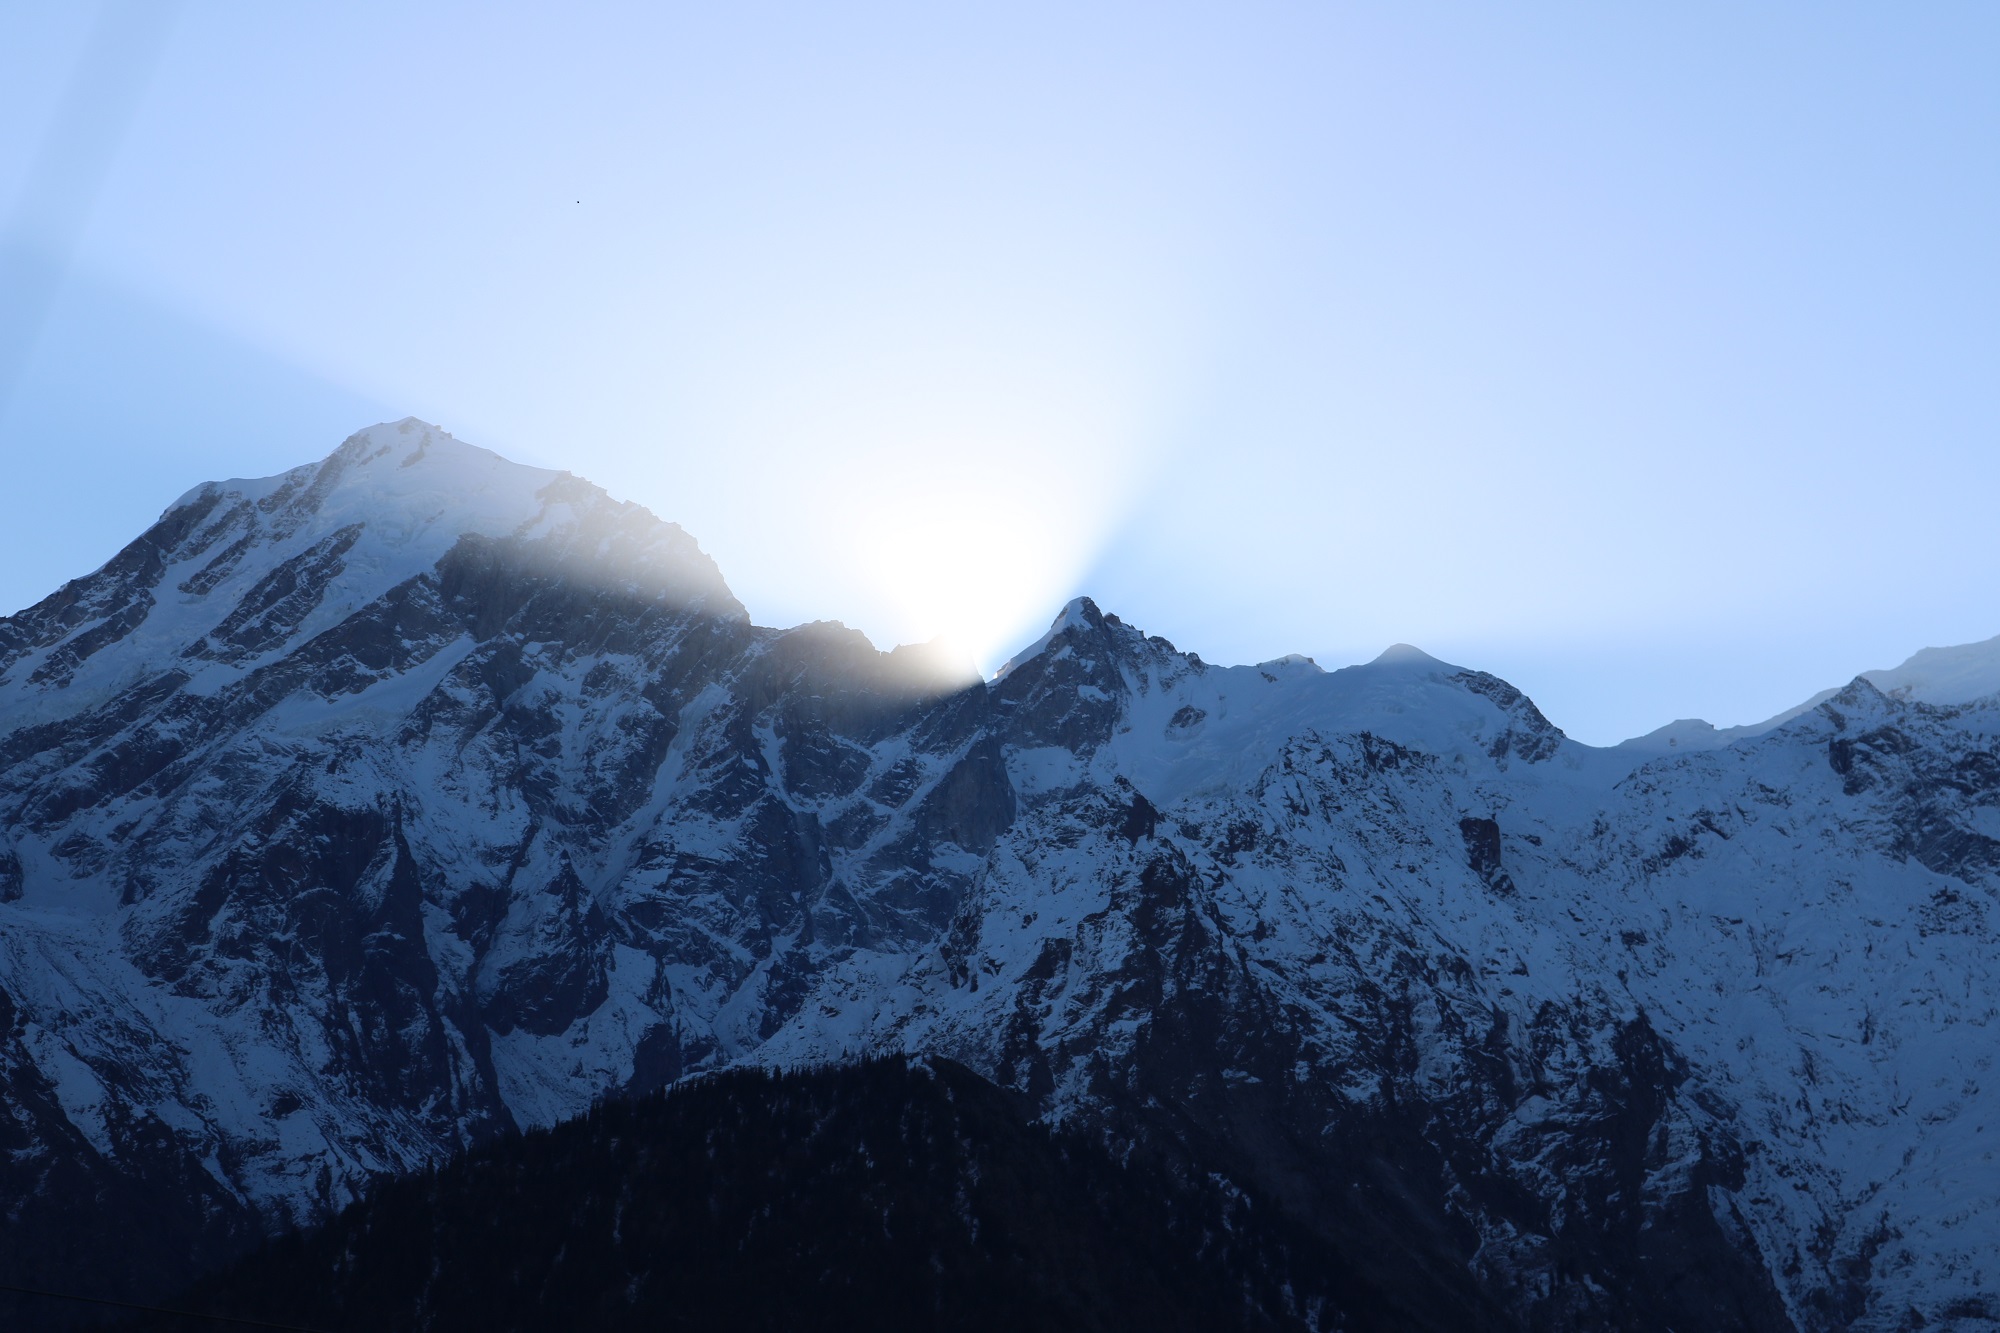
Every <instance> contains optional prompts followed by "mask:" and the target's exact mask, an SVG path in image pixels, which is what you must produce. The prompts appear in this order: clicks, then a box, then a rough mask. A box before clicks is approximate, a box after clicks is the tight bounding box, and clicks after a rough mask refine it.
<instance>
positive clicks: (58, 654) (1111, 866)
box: [0, 420, 2000, 1329]
mask: <svg viewBox="0 0 2000 1333" xmlns="http://www.w3.org/2000/svg"><path fill="white" fill-rule="evenodd" d="M1996 731H2000V700H1996V699H1995V698H1994V697H1992V696H1990V695H1988V696H1982V697H1978V698H1970V699H1966V700H1963V701H1959V702H1955V703H1951V704H1942V703H1936V702H1928V701H1926V700H1924V699H1922V698H1918V697H1897V696H1896V695H1894V694H1890V693H1884V692H1883V691H1882V690H1881V689H1879V688H1877V687H1876V686H1875V685H1873V684H1871V683H1870V682H1869V681H1868V680H1866V679H1858V680H1856V681H1855V682H1854V683H1853V684H1851V685H1849V686H1848V687H1846V688H1845V689H1844V690H1842V691H1840V692H1838V693H1836V694H1834V695H1833V696H1831V697H1829V698H1827V699H1825V700H1823V701H1820V702H1819V703H1817V704H1816V705H1814V706H1813V707H1811V708H1810V709H1808V710H1807V711H1805V712H1803V713H1801V714H1800V715H1798V716H1797V717H1794V718H1792V719H1790V720H1789V721H1786V722H1784V723H1782V724H1781V725H1778V726H1775V727H1773V728H1771V729H1770V730H1768V731H1765V732H1763V733H1761V734H1758V735H1755V736H1749V737H1744V738H1741V739H1738V740H1737V741H1735V742H1734V743H1732V744H1727V745H1724V746H1719V747H1715V748H1711V749H1706V750H1702V751H1699V752H1694V753H1686V752H1681V751H1679V750H1675V751H1674V752H1672V753H1669V754H1665V755H1657V754H1651V753H1647V752H1645V751H1643V750H1639V749H1634V748H1616V749H1609V750H1603V749H1593V748H1591V747H1587V746H1583V745H1579V744H1577V743H1576V742H1574V741H1571V740H1569V739H1568V738H1567V737H1565V736H1564V735H1563V733H1562V732H1561V731H1560V730H1559V729H1558V728H1557V727H1555V726H1554V725H1553V724H1551V723H1550V722H1549V721H1548V720H1547V719H1546V718H1544V717H1543V716H1542V714H1541V713H1540V711H1539V710H1538V709H1537V708H1536V707H1535V705H1534V704H1533V703H1532V702H1531V701H1530V700H1528V699H1527V698H1526V697H1525V696H1523V695H1522V694H1521V693H1520V692H1519V691H1518V690H1516V689H1514V688H1513V687H1512V686H1510V685H1509V684H1507V683H1506V682H1505V681H1502V680H1499V679H1498V678H1496V677H1493V676H1490V675H1487V674H1485V673H1482V672H1479V671H1475V670H1467V669H1463V668H1459V667H1456V666H1452V665H1449V664H1446V663H1442V662H1439V661H1437V660H1435V659H1433V658H1430V657H1428V656H1426V655H1424V654H1423V653H1421V652H1419V651H1417V650H1415V649H1411V648H1407V647H1398V648H1396V649H1392V650H1390V651H1389V652H1388V653H1385V654H1384V655H1383V656H1382V657H1381V658H1380V659H1378V660H1376V661H1375V662H1372V663H1368V664H1366V665H1362V666H1357V667H1350V668H1347V669H1345V670H1340V671H1333V672H1327V671H1322V670H1320V669H1319V668H1318V667H1317V666H1316V665H1314V664H1313V663H1311V662H1310V661H1307V660H1306V659H1303V658H1289V659H1281V660H1279V661H1275V662H1269V663H1265V664H1263V665H1261V666H1254V667H1218V666H1214V665H1211V664H1209V663H1205V662H1203V661H1202V660H1201V659H1200V658H1199V657H1196V656H1194V655H1192V654H1188V653H1183V652H1181V651H1179V650H1177V649H1176V648H1175V647H1174V646H1173V645H1172V644H1169V643H1167V642H1166V641H1165V640H1163V639H1160V638H1157V637H1149V636H1147V635H1145V634H1144V633H1143V632H1141V631H1139V630H1138V629H1135V628H1134V627H1132V626H1130V625H1127V624H1125V623H1124V622H1122V621H1121V620H1120V619H1119V618H1118V617H1117V616H1115V615H1110V614H1106V613H1104V612H1103V611H1102V610H1101V609H1100V608H1098V607H1097V606H1095V605H1094V604H1093V603H1091V602H1090V601H1088V600H1087V599H1079V600H1077V601H1075V602H1072V603H1071V604H1070V605H1069V606H1067V607H1065V608H1064V609H1063V611H1062V613H1061V614H1060V615H1059V616H1058V617H1057V619H1056V620H1055V622H1054V623H1053V624H1052V625H1051V627H1050V629H1049V631H1048V633H1047V634H1045V635H1043V636H1042V637H1041V638H1040V639H1039V640H1037V641H1036V643H1034V644H1033V645H1030V646H1029V647H1028V648H1027V649H1025V650H1024V651H1023V652H1022V653H1020V654H1018V655H1017V656H1016V657H1015V658H1014V659H1013V660H1012V661H1011V662H1009V663H1008V664H1007V666H1006V667H1005V668H1004V669H1003V670H1002V671H1001V672H1000V673H999V674H998V675H997V676H996V677H995V678H994V679H993V680H991V681H981V680H980V679H979V678H978V677H977V675H976V674H974V673H972V672H970V671H969V670H968V669H962V668H954V667H953V666H952V665H951V664H950V663H948V662H945V661H942V660H941V659H940V658H939V656H938V655H937V654H935V653H932V652H928V651H924V650H913V649H898V650H896V651H894V652H890V653H882V652H878V651H877V650H875V649H874V648H873V646H871V645H870V644H869V643H868V642H867V640H866V639H865V638H863V637H862V636H861V635H859V634H857V633H855V632H853V631H850V630H846V629H843V628H842V627H840V626H838V625H833V624H815V625H806V626H801V627H799V628H796V629H792V630H783V631H780V630H772V629H764V628H760V627H756V626H753V625H752V624H751V623H750V622H749V620H748V618H747V616H746V615H745V614H744V612H743V609H742V607H741V605H740V604H739V603H738V602H737V601H736V600H735V598H734V597H733V596H731V594H730V593H729V591H728V589H727V587H726V585H725V584H724V582H723V580H722V578H721V576H720V574H719V573H718V571H717V570H716V569H715V567H714V565H713V563H712V562H711V561H709V560H708V559H707V557H706V556H704V555H703V554H702V553H701V551H700V550H699V548H698V547H697V546H696V544H695V543H694V541H693V540H692V539H691V538H689V537H688V536H687V534H685V533H684V532H682V531H681V530H680V529H679V528H677V527H674V526H673V525H671V524H668V523H664V522H661V521H660V520H658V519H656V518H654V517H653V516H652V515H651V514H649V513H647V512H646V511H645V510H643V509H640V508H638V507H636V506H632V505H627V504H620V503H617V502H615V501H613V500H611V499H610V498H609V497H607V496H606V495H604V493H603V492H601V491H599V490H597V489H596V488H595V487H592V486H590V485H588V484H587V483H585V482H582V481H580V480H578V479H576V478H574V477H571V476H569V475H567V474H561V473H550V472H542V471H537V470H534V469H528V468H522V467H518V466H516V465H513V464H510V463H507V462H505V461H503V460H500V459H498V458H497V457H495V456H494V455H491V454H488V453H485V452H484V451H481V450H477V449H474V448H471V447H469V446H466V445H463V444H461V443H459V442H457V441H454V440H452V439H451V438H450V437H448V436H446V435H445V434H443V433H442V432H440V431H438V430H437V429H436V428H434V427H429V426H426V425H424V424H423V423H421V422H417V421H414V420H406V421H403V422H398V423H395V424H392V425H386V426H378V427H375V428H373V429H372V430H369V431H365V432H363V433H361V434H360V435H357V436H355V437H353V438H352V439H350V440H349V441H347V442H346V443H345V444H344V445H342V446H341V448H340V449H339V450H337V451H336V452H335V453H334V454H333V455H331V456H330V457H329V458H327V459H326V460H324V461H323V462H321V463H319V464H316V465H311V466H308V467H303V468H299V469H295V470H294V471H292V472H289V473H286V474H284V475H283V476H281V477H276V478H269V479H265V480H261V481H255V482H229V483H222V484H212V485H209V486H204V487H201V488H198V489H197V490H195V491H193V492H190V493H189V494H188V495H187V496H185V497H183V498H182V500H181V501H179V502H178V503H177V504H176V505H174V506H173V507H172V508H170V509H169V510H168V511H167V513H166V514H165V515H164V516H163V517H162V518H161V519H160V521H159V522H158V523H157V524H155V525H154V527H153V528H151V529H149V530H148V531H147V532H146V533H145V534H144V535H142V536H141V537H140V538H139V539H138V540H137V541H135V542H134V543H133V544H132V545H131V546H129V547H127V548H126V549H125V551H123V552H121V553H120V554H119V555H118V556H117V557H116V558H114V559H113V560H112V561H111V562H110V563H109V564H107V565H106V566H105V567H104V568H103V569H101V570H99V571H98V572H97V573H95V574H93V575H91V576H89V577H87V578H85V579H81V580H78V581H76V582H74V583H71V584H69V585H66V586H65V587H64V588H63V589H62V590H60V591H59V592H57V593H56V594H55V595H54V596H52V597H51V598H49V599H47V600H46V601H44V602H42V603H41V604H39V605H38V606H36V607H34V608H31V609H30V610H28V611H26V612H23V613H21V614H20V615H18V616H15V617H13V618H11V619H9V620H6V621H4V622H0V812H4V828H5V835H4V836H5V840H6V841H5V845H4V846H0V899H4V900H5V901H4V902H0V1080H4V1082H0V1098H3V1099H4V1101H0V1105H4V1106H5V1108H6V1110H7V1112H8V1114H7V1117H6V1118H5V1119H4V1120H0V1135H5V1136H6V1145H5V1146H6V1147H7V1149H8V1155H7V1157H6V1159H5V1161H4V1164H0V1173H4V1174H0V1197H6V1198H8V1199H9V1200H12V1201H14V1205H13V1206H12V1208H11V1209H10V1212H9V1214H8V1217H7V1222H6V1226H7V1228H8V1230H9V1235H10V1237H13V1238H16V1239H13V1240H10V1242H9V1244H8V1246H7V1247H5V1248H3V1249H0V1254H4V1256H5V1257H4V1258H0V1266H4V1270H3V1271H0V1281H11V1282H17V1283H20V1284H22V1285H42V1286H50V1285H57V1284H58V1283H59V1282H60V1283H64V1284H68V1285H69V1286H71V1287H72V1288H74V1287H75V1286H77V1285H78V1284H90V1285H91V1287H92V1289H94V1290H105V1291H110V1290H117V1291H125V1292H159V1291H162V1290H166V1289H168V1287H169V1286H170V1285H171V1283H170V1279H171V1278H173V1277H175V1276H177V1275H184V1274H185V1273H186V1272H188V1271H190V1269H192V1268H204V1267H213V1266H215V1265H217V1264H220V1263H222V1262H224V1261H226V1260H227V1259H228V1258H229V1257H230V1256H231V1255H233V1254H236V1253H238V1252H240V1251H242V1250H244V1249H245V1248H247V1247H249V1246H250V1245H252V1244H253V1243H254V1242H255V1241H256V1239H257V1238H258V1237H260V1236H262V1235H265V1234H268V1233H270V1232H272V1231H275V1230H281V1229H284V1228H287V1227H292V1226H296V1225H299V1224H303V1223H310V1222H315V1221H319V1220H321V1219H324V1218H326V1217H328V1216H330V1215H332V1214H334V1213H335V1212H337V1211H338V1210H339V1209H341V1208H342V1207H344V1206H346V1205H347V1204H348V1203H350V1202H351V1201H352V1200H354V1199H355V1198H356V1197H358V1195H359V1194H360V1193H361V1192H362V1191H363V1190H364V1188H365V1187H366V1186H367V1185H368V1184H369V1183H370V1182H371V1181H373V1180H376V1179H378V1178H380V1177H383V1176H388V1175H395V1174H404V1173H410V1172H414V1171H418V1170H421V1169H424V1168H426V1167H428V1166H429V1165H430V1164H432V1163H435V1162H437V1161H440V1160H442V1159H444V1158H445V1157H447V1156H448V1155H449V1154H451V1153H452V1152H454V1151H456V1150H459V1149H462V1148H465V1147H467V1146H469V1145H478V1144H483V1143H488V1142H492V1141H494V1140H496V1139H499V1138H501V1137H504V1136H506V1135H508V1134H511V1133H512V1132H514V1131H515V1130H517V1129H523V1128H530V1127H546V1126H550V1125H554V1124H557V1123H559V1122H562V1121H565V1120H568V1119H571V1118H573V1117H576V1116H579V1115H582V1114H584V1113H586V1112H587V1111H589V1109H590V1108H591V1107H592V1106H593V1105H594V1104H596V1103H597V1102H598V1101H599V1100H600V1099H602V1098H605V1097H607V1096H634V1095H641V1094H645V1093H648V1092H650V1091H652V1090H655V1089H659V1088H662V1087H665V1086H668V1085H671V1084H674V1083H675V1082H676V1081H678V1080H682V1079H685V1078H687V1077H688V1076H690V1075H693V1074H698V1073H703V1072H706V1071H715V1070H721V1069H727V1068H734V1067H743V1066H754V1065H763V1066H771V1067H783V1068H790V1067H796V1066H819V1065H826V1064H838V1063H843V1062H852V1061H855V1060H859V1059H863V1058H866V1057H870V1056H875V1055H882V1054H886V1053H896V1052H909V1053H913V1054H922V1055H926V1056H935V1057H938V1058H942V1059H948V1060H952V1061H956V1062H959V1063H960V1064H962V1065H963V1066H965V1067H966V1068H968V1069H970V1070H972V1071H974V1072H975V1073H976V1074H977V1075H979V1076H980V1077H982V1078H985V1079H988V1080H990V1081H992V1082H993V1083H994V1084H996V1085H998V1086H999V1087H1000V1088H1002V1089H1007V1090H1010V1091H1012V1092H1014V1093H1017V1094H1019V1096H1020V1097H1021V1098H1023V1099H1025V1105H1026V1107H1027V1113H1028V1114H1031V1115H1033V1116H1035V1117H1036V1118H1038V1119H1040V1120H1041V1121H1043V1122H1045V1123H1047V1124H1049V1125H1051V1126H1054V1127H1057V1128H1058V1129H1060V1130H1061V1132H1063V1133H1065V1134H1073V1135H1078V1136H1082V1137H1083V1138H1086V1139H1091V1140H1094V1141H1096V1142H1098V1143H1100V1144H1102V1145H1104V1147H1105V1148H1106V1150H1107V1151H1110V1152H1112V1153H1113V1154H1114V1155H1118V1156H1127V1155H1130V1154H1132V1153H1140V1154H1143V1155H1145V1156H1146V1157H1147V1158H1148V1160H1153V1161H1156V1162H1158V1163H1160V1164H1161V1166H1160V1169H1161V1170H1163V1171H1166V1172H1168V1173H1169V1174H1171V1175H1175V1176H1176V1177H1177V1178H1183V1179H1195V1178H1198V1177H1203V1178H1205V1177H1208V1176H1214V1177H1216V1178H1219V1179H1222V1180H1225V1181H1228V1182H1231V1183H1232V1185H1233V1186H1234V1187H1236V1188H1239V1189H1242V1190H1245V1191H1249V1192H1251V1193H1253V1194H1254V1195H1256V1196H1257V1197H1259V1198H1263V1199H1267V1200H1269V1201H1270V1202H1271V1204H1272V1206H1274V1207H1276V1208H1278V1209H1280V1210H1281V1211H1282V1212H1283V1213H1284V1215H1285V1216H1286V1218H1287V1219H1288V1220H1289V1221H1290V1222H1291V1223H1293V1224H1296V1225H1297V1226H1299V1227H1301V1228H1303V1229H1304V1231H1305V1232H1306V1233H1308V1234H1309V1235H1310V1236H1311V1237H1312V1238H1313V1243H1314V1244H1317V1245H1322V1246H1325V1247H1327V1248H1328V1250H1329V1252H1331V1253H1333V1254H1336V1255H1338V1256H1340V1258H1341V1262H1342V1263H1344V1264H1347V1265H1349V1266H1351V1267H1352V1268H1353V1269H1354V1270H1355V1271H1365V1272H1367V1273H1368V1274H1370V1275H1371V1280H1372V1281H1373V1282H1374V1283H1376V1284H1377V1285H1378V1287H1379V1289H1380V1291H1381V1292H1382V1293H1384V1298H1385V1299H1387V1300H1390V1301H1393V1302H1395V1303H1396V1304H1397V1305H1398V1306H1399V1307H1400V1308H1402V1309H1405V1310H1407V1311H1409V1312H1410V1315H1409V1323H1408V1325H1407V1326H1410V1327H1433V1328H1474V1327H1488V1328H1534V1329H1568V1328H1599V1327H1621V1328H1633V1329H1642V1328H1646V1329H1650V1328H1661V1329H1664V1328H1683V1329H1685V1328H1694V1327H1700V1328H1755V1329H1764V1328H1785V1327H1794V1328H1800V1329H1830V1328H1846V1327H1881V1328H1900V1327H1920V1326H1921V1327H1947V1328H1948V1327H1967V1328H1971V1327H1984V1326H1987V1325H1988V1322H1990V1321H1992V1320H1995V1319H2000V1294H1996V1291H2000V1270H1995V1268H1994V1266H1993V1263H1992V1258H1991V1256H1992V1255H1993V1253H1994V1252H1995V1251H1996V1249H2000V1246H1996V1240H2000V1165H1997V1164H1996V1161H1995V1157H1994V1152H1993V1149H1991V1148H1989V1147H1988V1142H1989V1139H1988V1136H1986V1135H1985V1133H1984V1131H1985V1129H1986V1128H1987V1127H1989V1126H1994V1125H1996V1123H2000V1122H1996V1116H1995V1112H1996V1109H2000V1103H1996V1097H1997V1096H2000V1091H1996V1090H1995V1088H1996V1084H1995V1080H1994V1079H1993V1077H1992V1073H1991V1063H1992V1054H1991V1052H1992V1051H1993V1050H1994V1044H1993V1026H1994V1019H1995V1017H1996V1015H2000V1001H1996V999H1995V996H1996V986H1995V981H1996V977H1995V969H1996V966H2000V961H1996V952H1995V949H1994V936H1993V931H1992V921H1993V915H1994V914H1993V902H1994V897H1995V893H1996V886H1997V885H2000V879H1996V867H2000V759H1996V745H1995V736H1996ZM1996 1133H2000V1128H1996ZM1996 1142H2000V1141H1996ZM79 1198H89V1199H91V1200H93V1203H92V1205H91V1206H90V1207H88V1208H79V1207H78V1206H77V1204H76V1200H78V1199H79ZM112 1215H116V1216H119V1217H121V1218H125V1219H128V1227H127V1229H128V1230H129V1231H130V1232H131V1233H132V1235H133V1236H134V1239H133V1240H132V1241H131V1242H129V1243H126V1244H121V1245H119V1246H118V1247H117V1248H115V1249H114V1248H111V1247H109V1246H107V1244H106V1242H105V1240H104V1239H103V1237H104V1235H105V1231H104V1222H103V1219H104V1218H105V1217H107V1216H112ZM36 1247H40V1248H36ZM24 1275H25V1276H24ZM30 1279H33V1280H32V1281H31V1280H30ZM1982 1321H1987V1322H1982Z"/></svg>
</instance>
